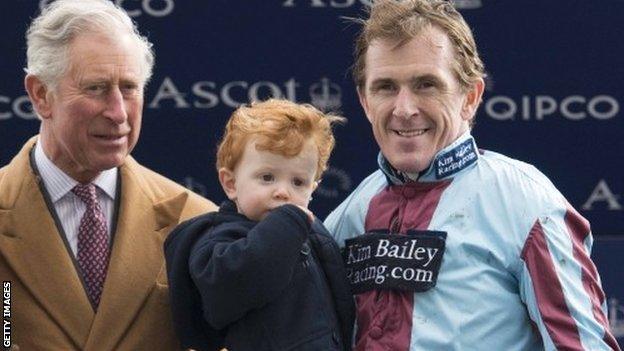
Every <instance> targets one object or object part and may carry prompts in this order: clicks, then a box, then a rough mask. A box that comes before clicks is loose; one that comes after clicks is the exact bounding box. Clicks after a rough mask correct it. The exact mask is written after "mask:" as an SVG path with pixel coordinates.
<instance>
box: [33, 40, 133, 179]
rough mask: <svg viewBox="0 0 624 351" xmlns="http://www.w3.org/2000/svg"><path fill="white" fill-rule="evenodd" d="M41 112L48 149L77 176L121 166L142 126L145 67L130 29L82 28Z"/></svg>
mask: <svg viewBox="0 0 624 351" xmlns="http://www.w3.org/2000/svg"><path fill="white" fill-rule="evenodd" d="M69 57H70V58H69V67H68V71H67V73H66V74H65V75H64V76H63V77H62V78H61V79H60V80H59V82H58V84H57V88H56V90H55V91H53V92H48V96H49V109H48V111H49V113H47V114H46V115H42V118H43V122H42V123H44V124H45V125H44V126H42V142H43V147H44V151H45V152H46V155H47V156H48V157H49V158H50V159H51V160H52V161H53V162H54V163H55V164H56V165H57V166H58V167H59V168H60V169H62V170H63V171H65V172H66V173H67V174H68V175H70V176H71V177H72V178H74V179H76V180H78V181H82V182H84V181H90V180H92V179H93V178H94V177H96V176H97V175H98V174H99V173H100V172H102V171H103V170H107V169H110V168H113V167H117V166H120V165H121V164H122V163H123V162H124V160H125V158H126V156H127V155H128V154H129V153H130V151H132V149H133V148H134V146H135V145H136V142H137V140H138V138H139V132H140V130H141V111H142V108H143V85H144V80H143V72H142V71H141V69H142V66H141V57H140V55H139V50H138V47H137V44H136V42H135V41H133V39H132V38H131V37H130V35H128V34H125V35H119V36H115V38H114V39H110V36H103V35H100V34H82V35H79V36H78V37H76V38H75V39H74V40H73V42H72V44H71V46H70V50H69Z"/></svg>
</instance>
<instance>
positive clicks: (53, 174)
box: [35, 142, 118, 256]
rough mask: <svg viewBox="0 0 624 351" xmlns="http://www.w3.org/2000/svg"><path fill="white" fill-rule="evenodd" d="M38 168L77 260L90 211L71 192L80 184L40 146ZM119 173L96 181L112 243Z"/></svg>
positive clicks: (107, 173)
mask: <svg viewBox="0 0 624 351" xmlns="http://www.w3.org/2000/svg"><path fill="white" fill-rule="evenodd" d="M35 164H36V165H37V169H38V170H39V175H40V176H41V179H43V184H44V186H45V188H46V190H47V191H48V194H49V195H50V200H51V201H52V203H53V204H54V209H55V210H56V214H57V216H58V218H59V220H60V222H61V225H62V226H63V230H64V232H65V236H66V239H67V242H68V243H69V247H70V248H71V250H72V252H73V254H74V256H76V255H77V253H78V226H79V225H80V220H81V219H82V216H83V215H84V213H85V211H86V208H87V207H86V205H85V204H84V202H82V200H80V198H79V197H78V196H76V195H75V194H74V193H73V192H72V191H71V190H72V189H73V188H74V187H75V186H76V185H77V184H78V182H77V181H75V180H74V179H72V178H71V177H70V176H68V175H67V174H65V172H63V171H62V170H61V169H59V168H58V167H57V166H56V165H55V164H54V163H52V161H51V160H50V159H49V158H48V157H47V156H46V154H45V152H44V151H43V147H42V146H41V143H40V142H38V143H37V144H36V146H35ZM117 172H118V170H117V167H115V168H112V169H109V170H106V171H103V172H102V173H100V175H98V176H97V177H96V178H95V179H94V180H93V181H92V183H93V184H95V186H96V189H97V196H98V202H99V203H100V207H101V208H102V211H103V212H104V216H105V217H106V224H107V228H108V239H109V242H110V238H111V235H110V233H111V231H112V228H113V214H114V211H115V196H116V188H117Z"/></svg>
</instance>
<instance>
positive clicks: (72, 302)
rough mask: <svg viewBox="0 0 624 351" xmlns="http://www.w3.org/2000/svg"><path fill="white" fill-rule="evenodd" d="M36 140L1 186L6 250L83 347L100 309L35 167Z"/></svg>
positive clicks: (0, 221) (1, 244)
mask: <svg viewBox="0 0 624 351" xmlns="http://www.w3.org/2000/svg"><path fill="white" fill-rule="evenodd" d="M34 140H35V139H34V138H33V139H31V140H30V141H29V142H28V143H27V144H26V145H25V146H24V148H22V151H20V153H19V154H18V155H17V156H16V158H15V159H14V160H13V161H12V162H11V164H10V165H9V166H8V168H7V173H6V174H5V176H4V180H3V182H2V184H0V194H1V195H2V201H0V252H1V254H2V255H3V256H4V257H5V259H6V261H7V262H8V264H9V266H10V267H11V269H12V270H13V271H14V272H15V274H16V275H17V276H18V277H19V279H20V281H21V282H22V283H23V284H24V286H25V287H26V289H28V290H29V292H30V293H31V294H32V296H34V298H35V299H36V300H37V301H38V302H39V303H40V304H41V306H42V308H43V309H45V310H46V311H47V312H48V313H49V315H50V316H51V318H53V319H54V320H55V321H56V322H57V323H58V324H59V326H61V328H62V329H63V330H64V331H65V332H66V333H67V335H68V336H69V337H70V338H71V339H72V340H73V342H74V343H75V344H76V346H77V347H78V348H79V347H80V346H81V345H84V342H85V341H86V339H87V337H88V335H89V329H90V327H91V321H92V320H93V317H94V311H93V309H92V307H91V304H90V303H89V300H88V298H87V295H86V293H85V291H84V288H83V286H82V283H81V282H80V278H79V277H78V272H77V271H76V268H75V267H74V264H73V262H72V260H71V257H70V254H69V252H68V251H67V248H66V246H65V244H64V242H63V240H62V238H61V234H60V233H59V232H58V230H57V228H56V226H55V224H54V220H53V218H52V215H51V214H50V212H49V210H48V208H47V206H46V204H45V201H44V198H43V195H42V194H41V191H40V190H39V184H38V182H37V178H36V177H35V175H34V173H33V171H32V169H31V168H30V165H29V157H28V152H29V151H30V149H31V148H32V145H33V144H34ZM5 206H6V207H5ZM18 303H19V302H18ZM85 322H86V323H85Z"/></svg>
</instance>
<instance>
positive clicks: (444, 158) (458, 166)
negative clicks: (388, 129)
mask: <svg viewBox="0 0 624 351" xmlns="http://www.w3.org/2000/svg"><path fill="white" fill-rule="evenodd" d="M478 160H479V151H478V149H477V143H476V142H475V140H474V138H473V137H472V135H471V134H470V131H467V132H465V133H464V134H462V135H461V136H460V137H459V138H457V140H455V141H454V142H453V143H451V144H450V145H448V146H446V147H445V148H443V149H441V150H440V151H438V152H437V153H436V155H435V156H434V157H433V160H432V161H431V164H430V165H429V167H428V168H427V169H425V170H424V171H422V172H420V173H419V174H418V179H416V180H412V179H411V178H410V177H409V176H408V175H407V174H405V173H404V172H401V171H399V170H397V169H396V168H394V167H393V166H392V165H391V164H390V162H388V160H387V159H386V158H385V156H384V155H383V154H382V153H381V152H379V155H378V156H377V163H378V164H379V168H380V169H381V171H382V172H383V173H384V174H385V176H386V178H387V180H388V182H389V183H390V184H395V185H402V184H405V183H408V182H414V181H417V182H435V181H440V180H444V179H451V178H453V177H455V176H456V175H458V174H460V173H462V172H464V171H465V170H467V169H470V168H472V167H473V166H474V165H475V164H476V163H477V162H478Z"/></svg>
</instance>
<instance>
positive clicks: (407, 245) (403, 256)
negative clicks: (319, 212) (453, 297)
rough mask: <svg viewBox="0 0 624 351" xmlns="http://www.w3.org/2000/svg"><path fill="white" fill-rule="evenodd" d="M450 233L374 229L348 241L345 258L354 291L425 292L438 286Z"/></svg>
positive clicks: (344, 253)
mask: <svg viewBox="0 0 624 351" xmlns="http://www.w3.org/2000/svg"><path fill="white" fill-rule="evenodd" d="M445 243H446V232H440V231H430V230H409V231H408V232H407V235H403V234H393V233H381V232H371V233H366V234H364V235H360V236H358V237H355V238H353V239H348V240H346V241H345V249H344V251H343V258H344V261H345V263H346V268H347V277H348V279H349V281H350V282H351V289H352V291H353V293H354V294H360V293H363V292H366V291H369V290H375V289H382V290H392V289H398V290H405V291H414V292H422V291H427V290H429V289H431V288H432V287H434V286H435V285H436V282H437V280H438V272H439V270H440V264H441V263H442V256H443V255H444V248H445Z"/></svg>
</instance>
